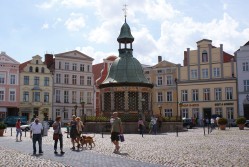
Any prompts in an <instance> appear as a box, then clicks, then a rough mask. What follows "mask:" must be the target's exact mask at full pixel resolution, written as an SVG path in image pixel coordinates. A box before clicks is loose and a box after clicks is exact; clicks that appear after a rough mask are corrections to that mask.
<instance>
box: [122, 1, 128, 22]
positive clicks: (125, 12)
mask: <svg viewBox="0 0 249 167" xmlns="http://www.w3.org/2000/svg"><path fill="white" fill-rule="evenodd" d="M127 6H128V5H126V4H124V8H123V11H124V16H125V22H126V16H127Z"/></svg>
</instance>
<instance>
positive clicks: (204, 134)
mask: <svg viewBox="0 0 249 167" xmlns="http://www.w3.org/2000/svg"><path fill="white" fill-rule="evenodd" d="M203 131H204V136H205V124H203Z"/></svg>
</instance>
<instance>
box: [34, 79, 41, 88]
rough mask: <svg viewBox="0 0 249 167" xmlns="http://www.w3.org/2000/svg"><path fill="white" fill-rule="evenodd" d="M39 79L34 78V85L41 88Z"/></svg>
mask: <svg viewBox="0 0 249 167" xmlns="http://www.w3.org/2000/svg"><path fill="white" fill-rule="evenodd" d="M39 80H40V78H39V77H34V85H36V86H39Z"/></svg>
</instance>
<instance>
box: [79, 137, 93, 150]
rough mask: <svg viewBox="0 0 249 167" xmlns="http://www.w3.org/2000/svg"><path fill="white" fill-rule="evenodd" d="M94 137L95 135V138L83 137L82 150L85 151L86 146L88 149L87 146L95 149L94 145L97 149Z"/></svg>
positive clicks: (81, 140)
mask: <svg viewBox="0 0 249 167" xmlns="http://www.w3.org/2000/svg"><path fill="white" fill-rule="evenodd" d="M94 137H95V134H94V136H84V135H83V136H81V137H80V145H81V147H82V149H83V146H84V145H86V147H87V145H89V147H90V149H92V148H93V145H94V147H95V143H94V141H93V138H94Z"/></svg>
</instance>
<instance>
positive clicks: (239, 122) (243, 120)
mask: <svg viewBox="0 0 249 167" xmlns="http://www.w3.org/2000/svg"><path fill="white" fill-rule="evenodd" d="M245 123H246V118H245V117H239V118H238V119H237V120H236V124H237V125H239V124H245Z"/></svg>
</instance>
